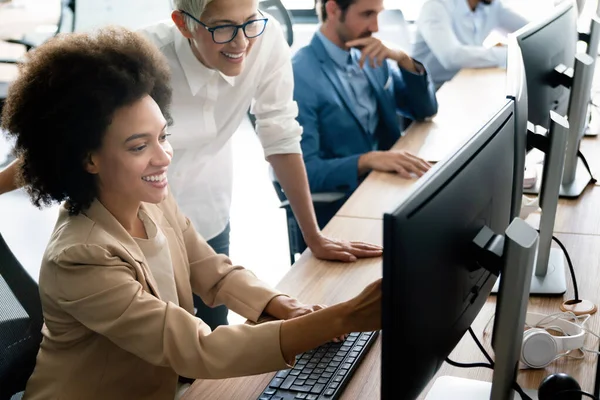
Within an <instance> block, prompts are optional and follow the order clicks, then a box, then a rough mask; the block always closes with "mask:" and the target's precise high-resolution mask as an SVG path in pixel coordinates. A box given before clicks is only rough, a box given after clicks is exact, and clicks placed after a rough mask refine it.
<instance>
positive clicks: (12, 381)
mask: <svg viewBox="0 0 600 400" xmlns="http://www.w3.org/2000/svg"><path fill="white" fill-rule="evenodd" d="M43 323H44V318H43V315H42V304H41V301H40V295H39V290H38V285H37V283H36V282H35V281H34V280H33V279H32V278H31V276H29V274H28V273H27V271H26V270H25V268H23V266H22V265H21V263H20V262H19V261H18V260H17V259H16V257H15V256H14V254H13V253H12V251H11V250H10V249H9V248H8V245H7V244H6V242H5V241H4V239H3V238H2V235H0V400H5V399H7V400H8V399H11V400H16V399H20V398H21V396H22V395H23V391H24V390H25V385H26V383H27V380H28V379H29V376H30V375H31V373H32V372H33V368H34V367H35V359H36V357H37V353H38V350H39V346H40V342H41V341H42V325H43Z"/></svg>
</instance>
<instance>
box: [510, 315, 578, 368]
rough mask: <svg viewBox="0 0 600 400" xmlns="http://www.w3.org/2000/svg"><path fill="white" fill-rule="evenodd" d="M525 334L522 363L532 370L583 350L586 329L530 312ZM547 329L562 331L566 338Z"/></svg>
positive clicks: (556, 318) (562, 320) (527, 317)
mask: <svg viewBox="0 0 600 400" xmlns="http://www.w3.org/2000/svg"><path fill="white" fill-rule="evenodd" d="M525 326H531V327H532V328H530V329H528V330H527V331H525V332H524V333H523V346H522V347H521V362H522V363H523V364H525V365H526V366H527V367H530V368H544V367H546V366H547V365H549V364H550V363H551V362H552V361H554V360H556V359H557V358H560V357H562V356H563V355H565V353H567V352H568V351H570V350H576V349H581V348H583V345H584V343H583V342H584V341H585V332H586V331H585V329H584V328H583V327H581V326H579V325H577V324H576V323H573V322H570V321H567V320H565V319H562V318H560V317H556V316H549V315H545V314H538V313H533V312H528V313H527V316H526V317H525ZM547 329H555V330H557V331H561V332H562V333H563V335H564V336H553V335H551V334H550V333H549V332H548V331H547Z"/></svg>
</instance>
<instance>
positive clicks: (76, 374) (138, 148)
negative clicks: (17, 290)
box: [2, 28, 381, 400]
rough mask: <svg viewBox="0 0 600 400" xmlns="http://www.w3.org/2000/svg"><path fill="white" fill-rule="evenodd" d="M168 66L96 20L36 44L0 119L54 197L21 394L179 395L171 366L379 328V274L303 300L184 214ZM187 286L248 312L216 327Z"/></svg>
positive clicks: (222, 362) (291, 348)
mask: <svg viewBox="0 0 600 400" xmlns="http://www.w3.org/2000/svg"><path fill="white" fill-rule="evenodd" d="M168 71H169V68H168V65H167V63H166V61H165V60H164V59H163V57H162V55H161V53H160V52H159V51H158V49H156V48H155V47H153V45H151V44H150V43H149V42H147V41H146V40H145V39H144V38H143V37H142V36H140V35H139V34H136V33H133V32H130V31H127V30H124V29H120V28H105V29H103V30H100V31H97V32H94V33H87V34H84V33H77V34H67V35H63V36H59V37H56V38H54V39H52V40H50V41H48V42H46V43H45V44H43V45H42V46H40V47H38V48H37V49H35V50H34V51H32V52H31V53H30V54H29V56H28V59H27V60H26V62H25V63H24V64H23V66H22V67H21V71H20V74H19V78H18V79H17V81H16V82H14V84H13V85H12V86H11V88H10V91H9V96H8V99H7V102H6V104H5V106H4V110H3V114H2V128H3V129H5V130H6V131H7V132H8V134H9V135H10V136H12V137H13V138H14V139H16V150H17V154H18V156H19V158H20V160H21V162H20V179H21V180H22V182H21V183H22V184H24V185H26V188H27V190H28V193H29V194H30V196H31V198H32V201H33V202H34V204H36V205H38V206H43V205H47V204H51V203H53V202H59V203H63V206H62V207H61V210H60V214H59V217H58V221H57V223H56V226H55V229H54V232H53V234H52V236H51V238H50V241H49V243H48V246H47V249H46V252H45V254H44V257H43V260H42V265H41V270H40V277H39V285H40V296H41V300H42V306H43V311H44V319H45V326H44V328H43V339H42V343H41V346H40V350H39V354H38V357H37V363H36V367H35V370H34V372H33V374H32V376H31V377H30V379H29V382H28V384H27V388H26V391H25V398H26V399H58V398H60V399H67V400H68V399H86V400H90V399H102V400H105V399H134V398H135V399H169V400H171V399H173V398H174V396H175V395H176V391H177V386H178V375H181V376H185V377H190V378H226V377H234V376H241V375H251V374H257V373H264V372H267V371H275V370H279V369H282V368H287V367H288V366H289V365H290V364H292V363H293V362H294V358H295V355H297V354H299V353H302V352H304V351H307V350H309V349H311V348H314V347H316V346H318V345H320V344H322V343H325V342H327V341H329V340H331V339H332V338H339V337H343V336H344V335H345V334H346V333H348V332H351V331H371V330H376V329H379V327H380V312H381V309H380V296H381V290H380V281H379V280H378V281H376V282H374V283H372V284H371V285H369V286H368V287H367V288H365V290H364V291H363V292H362V293H361V294H359V295H358V296H357V297H354V298H352V299H350V300H348V301H346V302H343V303H339V304H336V305H333V306H331V307H326V308H323V307H320V306H313V305H304V304H302V303H300V302H299V301H297V300H295V299H293V298H291V297H289V296H286V295H284V294H282V293H280V292H278V291H277V290H275V289H273V288H271V287H269V286H268V285H266V284H265V283H263V282H261V281H260V280H258V279H257V278H256V277H255V276H254V275H253V274H252V273H251V272H250V271H248V270H245V269H244V268H242V267H239V266H234V265H232V263H231V261H230V260H229V258H228V257H226V256H224V255H218V254H216V253H215V252H214V251H213V250H212V249H211V248H210V246H208V245H207V243H206V241H205V240H204V239H203V238H202V237H201V236H200V235H199V234H197V233H196V231H195V229H194V227H193V226H192V224H190V222H189V220H188V219H187V218H186V217H185V216H184V215H182V213H181V212H180V210H179V208H178V206H177V204H176V202H175V201H174V199H173V197H172V195H171V194H170V193H169V186H168V183H167V179H166V176H167V174H166V172H167V169H168V168H169V164H170V162H171V157H172V149H171V146H170V145H169V142H168V140H167V137H168V126H169V123H170V117H169V103H170V99H171V89H170V87H169V72H168ZM192 293H196V294H198V295H199V296H201V298H202V299H203V300H204V301H205V302H206V303H207V304H208V305H210V306H216V305H219V304H224V305H226V306H227V307H229V308H230V309H232V310H234V311H235V312H237V313H239V314H240V315H242V316H244V317H246V318H248V319H250V320H253V321H257V320H258V318H259V316H261V315H263V314H266V315H270V316H271V317H273V318H275V319H276V320H275V321H272V322H265V323H261V324H257V325H248V324H241V325H232V326H222V327H219V328H217V329H216V330H215V331H211V330H210V328H209V327H208V326H207V325H206V324H205V323H204V322H203V321H202V320H200V319H199V318H197V317H195V316H194V315H193V311H194V310H193V300H192Z"/></svg>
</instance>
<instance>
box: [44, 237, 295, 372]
mask: <svg viewBox="0 0 600 400" xmlns="http://www.w3.org/2000/svg"><path fill="white" fill-rule="evenodd" d="M202 267H203V268H207V269H209V268H211V269H214V266H211V264H206V265H204V264H203V266H202ZM49 268H51V269H52V270H53V274H51V276H52V277H53V281H49V282H46V285H45V287H46V289H45V290H46V291H47V292H48V295H50V296H51V297H53V298H55V299H56V301H57V302H58V304H59V306H60V307H61V308H62V309H63V310H65V311H66V312H67V313H69V314H70V315H71V316H73V318H75V319H76V320H77V321H79V322H80V323H81V324H83V325H84V326H86V327H87V328H88V329H90V330H92V331H94V332H96V333H98V334H100V335H102V336H104V337H106V338H108V339H109V340H110V341H112V342H113V343H114V344H115V345H117V346H119V347H121V348H122V349H124V350H126V351H129V352H131V353H133V354H135V355H136V356H138V357H140V358H141V359H143V360H145V361H147V362H149V363H151V364H154V365H159V366H164V367H170V368H172V369H173V370H174V371H175V372H176V373H178V374H179V375H183V376H188V377H193V378H210V379H214V378H226V377H235V376H242V375H251V374H257V373H264V372H268V371H275V370H279V369H283V368H288V366H287V364H286V362H285V360H284V358H283V355H282V353H281V348H280V338H279V334H280V328H281V322H280V321H275V322H269V323H264V324H260V325H256V326H250V325H244V324H242V325H232V326H223V327H219V328H218V329H216V330H215V331H214V332H211V331H210V328H209V327H208V326H207V325H206V324H204V322H202V321H201V320H200V319H198V318H196V317H194V316H193V315H190V314H189V313H188V312H187V311H186V310H184V309H182V308H180V307H178V306H176V305H174V304H172V303H168V304H167V303H165V302H163V301H161V300H159V299H158V298H156V297H154V296H153V295H151V294H150V293H148V292H146V291H145V290H143V288H142V286H141V284H140V283H139V282H138V281H136V280H135V276H134V271H133V269H132V267H131V266H129V265H127V264H125V263H124V262H123V261H122V260H121V259H120V258H118V257H115V256H113V255H111V254H110V253H109V252H108V251H107V250H106V249H104V248H102V247H100V246H97V245H74V246H72V247H69V248H67V249H66V250H64V251H63V252H62V253H60V254H59V255H58V256H57V257H56V258H55V259H54V260H53V263H52V264H49ZM223 270H224V269H219V271H223ZM232 272H233V271H232ZM232 272H229V274H228V275H231V274H232ZM217 275H218V274H217V273H216V272H215V273H214V276H217ZM209 276H213V274H209ZM224 279H225V280H227V279H231V278H224ZM234 281H235V282H241V281H243V279H237V278H234ZM237 285H238V286H237V287H239V285H240V284H239V283H237ZM235 287H236V285H235V284H234V285H228V284H225V285H220V289H218V290H216V293H217V294H218V296H221V297H223V298H225V299H229V297H230V296H231V297H232V298H235V296H234V295H233V294H232V295H229V294H228V293H229V290H233V288H235ZM223 290H225V292H222V291H223ZM221 293H225V294H221ZM263 297H266V296H263Z"/></svg>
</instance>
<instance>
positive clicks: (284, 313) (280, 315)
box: [265, 295, 348, 342]
mask: <svg viewBox="0 0 600 400" xmlns="http://www.w3.org/2000/svg"><path fill="white" fill-rule="evenodd" d="M325 307H327V306H325V305H323V304H304V303H302V302H300V301H298V300H297V299H295V298H293V297H288V296H285V295H282V296H276V297H274V298H273V299H272V300H271V301H270V302H269V303H268V304H267V307H266V308H265V312H266V313H268V314H270V315H272V316H273V317H275V318H277V319H286V320H287V319H292V318H297V317H300V316H302V315H306V314H310V313H312V312H315V311H318V310H322V309H324V308H325ZM347 336H348V335H342V336H339V337H336V338H333V339H332V340H333V341H334V342H340V341H343V340H345V339H346V337H347Z"/></svg>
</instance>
